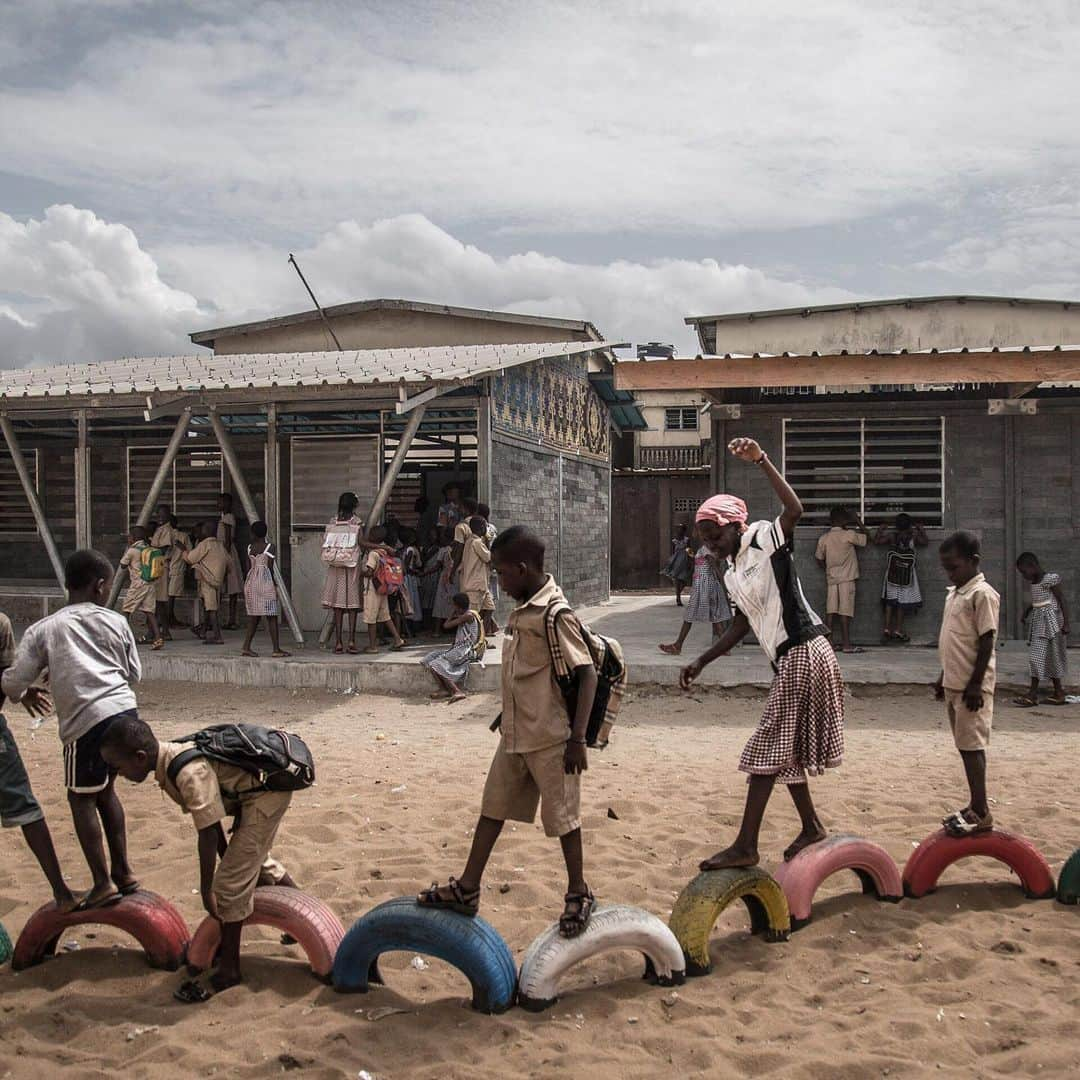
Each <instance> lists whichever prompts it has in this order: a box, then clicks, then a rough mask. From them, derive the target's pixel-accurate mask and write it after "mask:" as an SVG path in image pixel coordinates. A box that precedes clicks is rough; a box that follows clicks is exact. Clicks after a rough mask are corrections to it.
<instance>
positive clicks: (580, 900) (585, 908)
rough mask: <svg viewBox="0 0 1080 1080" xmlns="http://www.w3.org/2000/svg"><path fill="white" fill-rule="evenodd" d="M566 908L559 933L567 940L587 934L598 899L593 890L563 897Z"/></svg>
mask: <svg viewBox="0 0 1080 1080" xmlns="http://www.w3.org/2000/svg"><path fill="white" fill-rule="evenodd" d="M563 902H564V903H565V904H566V907H565V908H564V909H563V913H562V915H560V916H559V933H560V934H562V936H563V937H565V938H575V937H579V936H580V935H581V934H583V933H584V932H585V927H586V926H588V925H589V919H591V918H592V913H593V908H595V907H596V897H595V896H593V894H592V890H591V889H590V890H589V891H588V892H583V893H570V892H568V893H567V894H566V895H565V896H564V897H563Z"/></svg>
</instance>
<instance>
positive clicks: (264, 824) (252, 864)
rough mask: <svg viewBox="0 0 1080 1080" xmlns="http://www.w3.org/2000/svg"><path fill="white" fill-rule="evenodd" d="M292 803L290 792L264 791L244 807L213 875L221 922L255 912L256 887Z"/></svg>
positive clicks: (244, 917) (237, 920)
mask: <svg viewBox="0 0 1080 1080" xmlns="http://www.w3.org/2000/svg"><path fill="white" fill-rule="evenodd" d="M291 799H292V792H291V791H265V792H263V793H262V794H260V795H257V796H256V797H255V798H253V799H250V800H247V801H245V802H244V803H243V804H242V805H241V808H240V816H239V819H238V820H237V822H236V827H235V828H234V829H233V833H232V836H230V837H229V846H228V847H227V848H226V849H225V854H224V855H222V857H221V862H219V863H218V867H217V873H215V874H214V899H215V900H216V901H217V906H218V914H219V915H220V916H221V921H222V922H243V921H244V920H245V919H246V918H247V917H248V916H249V915H250V914H251V913H252V911H254V910H255V886H256V885H258V883H259V875H260V874H261V873H262V869H263V867H264V866H265V865H266V864H267V860H268V858H269V856H270V848H271V845H272V844H273V843H274V837H275V836H277V831H278V826H279V825H280V824H281V819H282V818H283V817H284V816H285V811H286V810H288V809H289V801H290V800H291ZM273 865H274V866H279V865H280V864H277V863H275V864H273ZM282 869H284V867H282ZM272 872H274V871H272ZM278 880H279V881H280V880H281V879H280V877H279V878H278Z"/></svg>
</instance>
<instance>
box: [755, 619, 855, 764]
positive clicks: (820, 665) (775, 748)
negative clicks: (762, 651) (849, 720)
mask: <svg viewBox="0 0 1080 1080" xmlns="http://www.w3.org/2000/svg"><path fill="white" fill-rule="evenodd" d="M843 756H844V680H843V676H842V675H841V674H840V666H839V664H837V662H836V653H835V652H833V647H832V646H831V645H830V644H829V641H828V638H825V637H817V638H812V639H811V640H810V641H807V642H805V643H804V644H802V645H796V646H794V647H793V648H791V649H789V650H788V652H786V653H785V654H784V655H783V656H782V657H781V658H780V660H779V661H778V663H777V666H776V677H775V678H774V679H773V684H772V688H771V689H770V690H769V700H768V701H767V702H766V703H765V712H764V714H763V715H762V717H761V721H760V722H759V723H758V726H757V729H756V730H755V731H754V734H753V735H751V736H750V740H749V742H747V744H746V746H745V748H744V749H743V752H742V757H741V758H740V759H739V769H740V770H741V771H742V772H745V773H751V774H753V775H758V776H772V775H775V776H776V778H777V780H779V781H780V782H781V783H782V784H802V783H805V782H806V778H807V775H810V776H817V775H819V774H821V773H823V772H824V771H825V770H826V769H832V768H835V767H836V766H837V765H839V764H840V761H841V759H842V758H843Z"/></svg>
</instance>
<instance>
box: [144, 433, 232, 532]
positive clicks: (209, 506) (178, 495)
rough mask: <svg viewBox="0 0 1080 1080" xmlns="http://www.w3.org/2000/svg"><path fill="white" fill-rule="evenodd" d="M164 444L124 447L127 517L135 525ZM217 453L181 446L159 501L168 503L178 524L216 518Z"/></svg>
mask: <svg viewBox="0 0 1080 1080" xmlns="http://www.w3.org/2000/svg"><path fill="white" fill-rule="evenodd" d="M165 449H166V448H165V447H164V446H129V447H128V448H127V507H128V511H127V518H128V527H129V528H130V527H131V526H132V525H134V524H135V522H136V520H137V519H138V517H139V511H140V510H141V509H142V504H143V500H145V498H146V496H147V493H148V492H149V491H150V485H151V484H152V483H153V482H154V477H155V476H156V475H157V470H158V466H159V465H160V464H161V458H162V456H163V455H164V453H165ZM223 480H224V475H223V473H222V460H221V452H220V451H219V450H217V449H203V448H198V449H196V448H190V449H188V448H182V449H181V450H180V452H179V453H178V454H177V455H176V461H174V462H173V466H172V468H171V469H170V470H169V476H168V478H167V479H166V481H165V486H164V487H163V488H162V489H161V502H163V503H168V504H169V505H170V506H171V507H172V511H173V513H174V514H175V515H176V516H177V517H178V518H179V519H180V521H181V523H182V524H184V525H186V526H191V525H192V524H194V523H195V522H196V521H202V520H204V519H210V520H211V521H213V520H216V518H217V517H218V496H219V495H220V494H221V491H222V482H223Z"/></svg>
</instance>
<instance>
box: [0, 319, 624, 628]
mask: <svg viewBox="0 0 1080 1080" xmlns="http://www.w3.org/2000/svg"><path fill="white" fill-rule="evenodd" d="M191 339H192V341H193V342H194V343H195V344H196V345H198V346H199V347H200V352H199V354H198V355H191V356H176V357H163V358H149V359H147V358H139V359H128V360H117V361H111V362H107V363H102V364H93V365H72V366H62V367H52V368H38V369H18V370H10V371H4V372H0V428H2V431H3V435H4V440H3V444H2V445H0V561H2V563H0V564H2V566H3V570H2V571H0V573H2V579H0V602H2V603H3V604H4V606H5V608H6V609H7V610H9V611H14V612H15V613H16V614H32V615H35V616H36V615H40V613H41V611H42V610H47V608H48V606H49V605H50V604H52V605H54V606H55V604H57V603H59V602H62V596H63V591H62V560H63V557H64V555H65V554H66V553H68V552H70V551H72V550H73V549H75V548H76V547H82V546H88V545H92V546H94V547H97V548H99V549H101V550H102V551H104V552H105V553H106V554H108V555H109V556H110V557H111V558H113V559H114V560H115V559H117V558H119V556H120V554H121V553H122V551H123V548H124V546H125V541H124V537H125V535H126V533H127V530H128V528H129V527H130V526H131V525H133V524H135V523H136V522H139V521H145V520H147V519H148V518H149V516H150V514H151V512H152V511H153V509H154V506H155V505H156V504H157V503H158V502H165V503H168V504H170V505H171V506H172V507H173V508H174V512H175V513H176V514H177V516H178V517H179V518H180V521H181V524H182V525H187V526H189V525H191V524H192V523H194V522H195V521H197V520H200V519H205V518H210V519H213V518H214V517H216V501H217V495H218V493H219V492H220V491H222V490H227V491H233V492H234V494H235V500H234V501H235V504H236V505H235V509H236V512H237V515H238V518H240V519H241V523H240V526H239V529H238V538H239V544H240V545H241V550H243V545H244V544H245V543H246V538H247V531H246V522H247V521H249V520H251V519H252V518H253V517H256V516H257V517H261V518H264V519H265V520H266V521H267V523H268V525H269V527H270V535H271V537H272V538H274V539H275V540H277V547H278V550H279V552H280V556H281V560H280V561H281V569H282V571H283V578H282V584H283V585H285V586H287V588H288V591H289V593H290V595H291V601H292V602H291V604H290V605H287V606H288V608H291V611H290V612H289V613H288V614H289V621H290V623H291V624H292V625H293V626H294V628H295V631H296V632H299V633H307V634H308V635H309V636H310V634H311V633H312V632H313V631H318V630H319V628H320V627H321V626H322V624H323V618H324V612H323V611H322V610H321V608H320V606H319V597H320V592H321V588H322V581H323V567H322V563H321V559H320V546H321V538H322V531H323V529H324V527H325V525H326V523H327V521H328V520H329V519H330V518H331V516H332V515H333V513H334V511H335V509H336V506H337V498H338V495H339V494H340V493H341V492H342V491H348V490H352V491H355V492H356V493H357V494H358V495H359V496H360V500H361V510H362V514H363V517H364V519H365V521H368V522H372V521H379V520H383V519H384V517H386V516H387V515H392V516H393V517H395V518H397V519H398V520H399V521H401V522H402V523H403V524H410V525H419V526H425V525H427V524H430V523H432V522H433V521H434V516H435V514H436V513H437V509H438V505H439V503H440V501H441V499H442V490H443V486H444V485H445V484H446V483H447V482H449V481H453V482H455V483H458V484H460V485H461V486H462V488H463V489H464V492H465V494H473V495H474V496H475V497H476V498H478V499H479V500H480V501H482V502H487V503H489V504H490V506H491V510H492V520H493V521H494V522H495V524H496V525H497V526H499V527H506V526H507V525H510V524H513V523H519V522H524V523H528V524H531V525H532V526H533V527H535V528H536V529H537V531H538V532H539V533H540V534H541V535H542V536H543V537H544V539H545V540H546V541H547V543H548V552H549V568H550V569H551V570H552V572H554V573H555V574H556V575H557V576H558V578H559V580H560V581H561V582H562V584H563V586H564V588H565V589H566V591H567V593H568V595H569V597H570V598H571V600H572V602H575V603H579V604H586V603H593V602H596V601H599V600H603V599H606V598H607V596H608V590H609V558H608V553H609V549H610V548H609V529H610V498H611V493H610V484H611V463H610V456H611V425H612V423H613V422H618V419H621V420H622V422H623V423H624V424H634V423H638V422H640V418H639V417H638V418H637V419H635V417H637V413H636V409H635V408H634V405H633V401H632V398H631V395H629V394H628V393H625V392H624V393H622V394H619V393H617V392H616V391H615V389H614V386H613V380H612V364H611V359H610V353H609V352H608V351H607V350H606V346H605V343H604V342H603V341H602V340H601V336H600V334H599V332H598V331H597V330H596V328H595V327H594V326H593V325H592V324H591V323H589V322H585V321H581V320H570V319H551V318H543V317H539V316H531V315H519V314H512V313H506V312H495V311H481V310H476V309H470V308H455V307H445V306H442V305H434V304H422V303H416V302H412V301H406V300H370V301H364V302H362V303H355V304H344V305H339V306H337V307H331V308H326V309H323V310H322V311H312V312H302V313H298V314H293V315H287V316H283V317H281V318H275V319H267V320H264V321H261V322H255V323H246V324H242V325H236V326H227V327H221V328H217V329H213V330H207V331H201V332H197V333H193V334H192V335H191ZM613 418H614V419H613ZM421 496H425V497H426V498H427V499H428V500H429V504H430V509H429V510H428V512H427V513H426V514H425V515H423V516H422V515H421V514H420V512H419V511H418V510H417V499H418V498H420V497H421ZM20 606H21V607H22V608H23V609H26V610H23V611H20Z"/></svg>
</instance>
